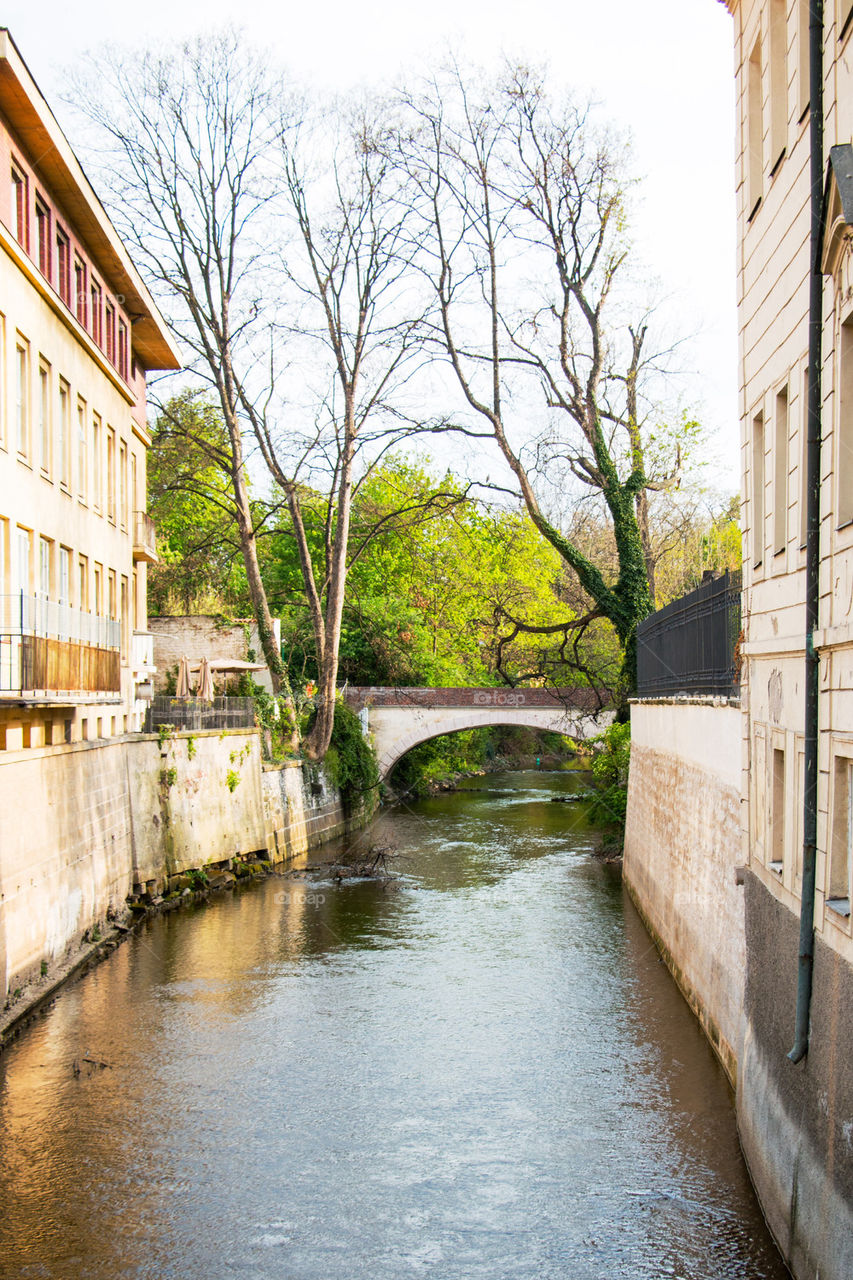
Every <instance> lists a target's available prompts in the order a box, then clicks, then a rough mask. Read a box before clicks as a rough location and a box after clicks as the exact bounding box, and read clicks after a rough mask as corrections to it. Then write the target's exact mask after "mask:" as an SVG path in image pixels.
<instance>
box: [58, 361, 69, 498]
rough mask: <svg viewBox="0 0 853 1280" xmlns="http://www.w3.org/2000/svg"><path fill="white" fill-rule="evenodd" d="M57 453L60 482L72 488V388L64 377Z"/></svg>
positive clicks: (61, 381) (64, 486) (61, 382)
mask: <svg viewBox="0 0 853 1280" xmlns="http://www.w3.org/2000/svg"><path fill="white" fill-rule="evenodd" d="M56 445H57V454H58V459H57V460H58V463H59V483H60V484H61V485H62V487H63V489H70V488H71V388H70V387H69V385H68V383H67V382H66V381H65V379H64V378H60V379H59V421H58V423H57V437H56Z"/></svg>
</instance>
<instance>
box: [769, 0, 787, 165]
mask: <svg viewBox="0 0 853 1280" xmlns="http://www.w3.org/2000/svg"><path fill="white" fill-rule="evenodd" d="M787 7H788V0H770V167H771V171H773V170H775V169H776V167H777V166H778V164H779V161H780V160H781V159H782V157H783V155H784V154H785V147H786V145H787V142H788V24H787Z"/></svg>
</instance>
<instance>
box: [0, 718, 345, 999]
mask: <svg viewBox="0 0 853 1280" xmlns="http://www.w3.org/2000/svg"><path fill="white" fill-rule="evenodd" d="M0 812H2V813H3V814H4V818H3V831H2V840H1V841H0V982H2V988H0V991H2V992H3V993H8V992H12V993H14V991H15V990H16V989H17V988H19V987H22V986H23V985H24V984H25V983H26V982H27V981H29V980H31V979H32V978H34V977H37V976H38V975H39V973H40V971H41V970H42V968H43V967H44V966H47V968H48V969H49V970H50V969H52V968H53V966H54V964H55V963H56V962H57V961H59V960H60V959H61V958H62V957H64V956H65V955H66V953H67V952H68V950H69V948H73V947H74V946H76V945H77V943H78V942H79V941H80V939H81V938H82V936H83V934H84V933H85V932H86V931H87V930H90V929H91V928H92V927H93V926H94V925H95V924H97V923H98V922H103V921H104V920H106V919H108V918H114V917H120V916H121V915H122V914H124V912H125V910H126V899H127V898H128V897H129V896H131V895H133V894H137V895H138V894H142V893H147V894H149V895H156V894H159V893H161V892H162V890H163V888H164V887H165V885H166V883H167V880H168V878H169V877H170V876H174V875H178V874H180V873H182V872H185V871H188V870H190V869H192V868H196V867H204V866H206V865H209V864H211V863H221V862H225V861H227V860H228V859H230V858H233V857H235V856H237V855H239V854H247V853H260V854H261V855H262V856H263V857H264V858H269V859H270V861H272V862H274V863H281V862H285V861H287V860H288V859H290V858H292V857H294V856H296V855H297V854H299V853H302V852H304V851H305V850H306V849H308V848H311V847H313V846H314V845H317V844H320V843H322V842H323V841H324V840H327V839H331V838H333V837H334V836H336V835H339V834H342V833H343V832H344V830H345V829H346V827H347V825H348V823H347V815H345V813H344V811H343V808H342V806H341V804H340V800H339V799H338V797H337V795H336V793H335V792H334V790H333V789H332V788H331V787H330V786H329V784H328V782H327V781H326V779H325V778H324V776H323V774H322V771H318V770H317V769H316V768H315V769H313V770H312V771H311V774H310V776H309V775H308V773H307V771H306V772H305V773H303V769H302V767H301V766H300V765H299V764H298V763H296V762H294V763H289V764H286V765H283V766H266V765H264V766H262V763H261V755H260V739H259V735H258V731H257V730H256V729H249V730H242V731H233V732H231V731H229V732H228V733H224V734H223V733H218V732H206V733H195V734H192V733H178V734H175V735H173V736H172V737H170V738H166V739H163V740H161V739H160V738H158V736H157V735H154V734H146V735H141V734H134V735H127V736H125V737H121V738H111V739H109V740H102V741H100V742H78V743H72V744H69V745H62V746H55V747H43V748H31V749H30V750H28V751H7V752H4V753H2V754H0ZM353 825H355V824H353Z"/></svg>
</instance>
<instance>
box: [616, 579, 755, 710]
mask: <svg viewBox="0 0 853 1280" xmlns="http://www.w3.org/2000/svg"><path fill="white" fill-rule="evenodd" d="M740 591H741V575H740V573H728V572H726V573H724V574H722V575H721V576H720V577H719V578H712V579H710V580H709V581H708V582H703V583H702V584H701V586H699V587H697V588H696V590H695V591H691V592H689V593H688V594H687V595H686V596H683V597H682V598H681V599H680V600H673V602H672V604H668V605H667V606H666V608H664V609H659V610H658V611H657V613H653V614H652V615H651V617H649V618H646V619H645V621H644V622H641V623H640V625H639V626H638V627H637V696H638V697H640V698H660V697H665V698H666V697H672V696H678V695H693V694H698V695H700V696H718V697H727V698H732V697H737V696H738V694H739V692H740V667H739V662H738V659H737V655H736V649H737V641H738V637H739V635H740V628H741V611H740Z"/></svg>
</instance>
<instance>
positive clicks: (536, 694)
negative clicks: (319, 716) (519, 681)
mask: <svg viewBox="0 0 853 1280" xmlns="http://www.w3.org/2000/svg"><path fill="white" fill-rule="evenodd" d="M343 695H344V699H345V701H346V702H347V703H348V705H349V706H351V707H352V708H353V709H354V710H357V711H358V710H361V708H362V707H428V708H431V709H438V708H440V707H482V708H492V709H494V710H499V709H500V708H501V707H505V708H507V709H511V708H516V709H518V708H521V707H530V708H534V707H545V708H547V709H548V710H551V711H555V710H558V709H559V708H563V709H566V710H572V711H588V712H594V711H597V710H599V708H600V706H601V702H600V700H599V697H598V694H597V693H596V691H595V690H594V689H590V688H588V687H586V688H578V689H529V688H524V689H509V688H506V687H504V686H501V687H499V688H491V689H471V688H443V689H426V688H412V689H406V688H391V687H387V688H386V687H383V686H372V687H370V686H350V685H348V686H347V687H346V688H345V689H344V690H343Z"/></svg>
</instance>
